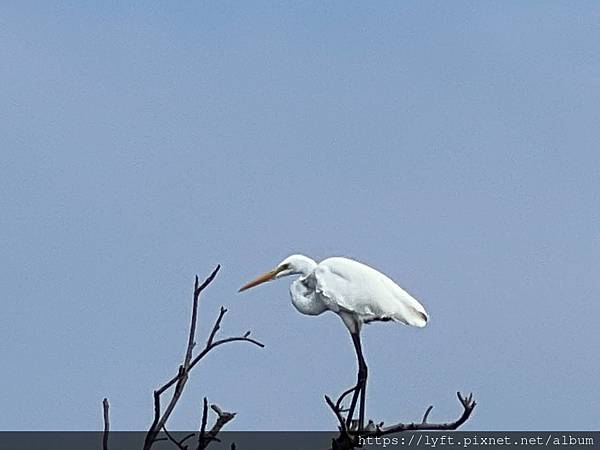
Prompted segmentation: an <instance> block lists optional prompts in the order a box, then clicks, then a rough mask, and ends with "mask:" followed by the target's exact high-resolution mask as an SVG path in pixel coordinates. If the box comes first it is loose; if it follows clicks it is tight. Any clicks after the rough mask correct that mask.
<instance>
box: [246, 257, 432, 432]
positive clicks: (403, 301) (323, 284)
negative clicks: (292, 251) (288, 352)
mask: <svg viewBox="0 0 600 450" xmlns="http://www.w3.org/2000/svg"><path fill="white" fill-rule="evenodd" d="M288 275H299V277H298V278H297V279H296V280H294V281H293V282H292V284H291V286H290V295H291V297H292V303H293V305H294V306H295V307H296V309H297V310H298V311H299V312H301V313H302V314H307V315H311V316H316V315H319V314H322V313H324V312H325V311H333V312H334V313H336V314H338V315H339V316H340V317H341V319H342V320H343V321H344V324H345V325H346V327H347V328H348V331H350V335H351V336H352V342H353V343H354V348H355V350H356V356H357V358H358V379H357V383H356V386H355V387H354V388H352V389H350V390H349V391H347V392H348V393H350V392H353V396H352V401H351V403H350V408H349V410H348V415H347V416H346V423H347V425H348V426H350V423H351V422H352V419H353V415H354V411H355V408H356V403H357V401H358V398H359V396H360V408H359V421H358V424H359V425H358V426H359V430H362V429H363V426H364V412H365V411H364V410H365V393H366V383H367V364H366V363H365V359H364V357H363V353H362V346H361V341H360V331H361V327H362V325H363V324H364V323H370V322H375V321H383V322H387V321H394V322H400V323H404V324H406V325H412V326H415V327H424V326H425V325H427V321H428V320H429V316H428V314H427V312H426V311H425V308H424V307H423V305H421V304H420V303H419V302H418V301H417V300H416V299H415V298H414V297H412V296H411V295H410V294H409V293H408V292H406V291H405V290H404V289H402V288H401V287H400V286H398V285H397V284H396V283H395V282H394V281H392V280H391V279H390V278H388V277H387V276H386V275H384V274H382V273H381V272H379V271H377V270H375V269H373V268H372V267H369V266H367V265H365V264H362V263H360V262H358V261H354V260H352V259H348V258H341V257H333V258H327V259H325V260H323V261H321V262H320V263H319V264H317V263H316V262H315V261H314V260H312V259H310V258H308V257H307V256H304V255H292V256H288V257H287V258H286V259H284V260H283V261H281V262H280V263H279V264H278V265H277V267H275V268H274V269H273V270H271V271H269V272H267V273H265V274H263V275H261V276H259V277H258V278H255V279H254V280H252V281H250V282H249V283H247V284H246V285H244V286H242V288H240V292H241V291H245V290H246V289H250V288H251V287H254V286H257V285H259V284H261V283H264V282H266V281H271V280H274V279H277V278H282V277H285V276H288Z"/></svg>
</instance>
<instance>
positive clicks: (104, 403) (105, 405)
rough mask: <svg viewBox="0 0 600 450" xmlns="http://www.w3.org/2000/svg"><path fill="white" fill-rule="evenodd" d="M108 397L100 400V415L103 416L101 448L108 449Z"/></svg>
mask: <svg viewBox="0 0 600 450" xmlns="http://www.w3.org/2000/svg"><path fill="white" fill-rule="evenodd" d="M108 408H109V405H108V399H107V398H105V399H104V400H102V416H103V417H104V433H103V434H102V450H108V433H109V431H110V422H109V417H108Z"/></svg>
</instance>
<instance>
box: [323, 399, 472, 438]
mask: <svg viewBox="0 0 600 450" xmlns="http://www.w3.org/2000/svg"><path fill="white" fill-rule="evenodd" d="M352 390H353V389H349V390H347V391H345V392H343V393H342V394H341V395H340V397H339V398H338V400H337V402H336V403H335V404H334V403H333V401H332V400H331V399H330V398H329V397H328V396H325V401H326V402H327V405H328V406H329V408H330V409H331V410H332V411H333V413H334V414H335V416H336V418H337V420H338V422H339V430H340V436H339V437H338V438H337V439H334V440H333V442H332V447H331V448H332V450H351V449H353V448H358V447H359V445H358V444H359V438H368V437H377V436H383V435H386V434H393V433H400V432H402V431H426V430H430V431H432V430H456V429H457V428H458V427H460V426H461V425H462V424H463V423H465V422H466V421H467V420H468V419H469V417H470V416H471V414H472V413H473V410H474V409H475V406H476V405H477V403H476V402H475V400H473V394H469V395H468V396H465V395H463V394H461V393H460V392H457V393H456V395H457V397H458V400H459V401H460V403H461V405H462V407H463V411H462V414H461V415H460V417H459V418H458V419H456V420H455V421H453V422H443V423H431V422H428V418H429V414H430V413H431V410H432V409H433V406H429V407H428V408H427V410H426V411H425V414H424V415H423V419H422V420H421V422H411V423H402V422H400V423H397V424H394V425H391V426H389V427H384V426H383V422H381V423H379V424H377V425H376V424H374V423H373V422H372V421H369V425H368V426H367V427H366V429H365V430H361V431H359V430H356V429H354V428H352V429H348V427H346V422H345V419H344V416H343V412H344V411H345V410H344V409H342V401H343V399H344V398H345V397H346V396H347V395H348V394H350V393H351V392H352Z"/></svg>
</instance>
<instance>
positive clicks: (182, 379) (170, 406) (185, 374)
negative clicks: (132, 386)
mask: <svg viewBox="0 0 600 450" xmlns="http://www.w3.org/2000/svg"><path fill="white" fill-rule="evenodd" d="M219 269H220V266H219V265H218V266H217V267H216V268H215V270H213V272H212V273H211V274H210V276H209V277H208V278H207V279H206V280H204V282H203V283H202V284H201V285H198V282H199V280H198V277H197V276H196V278H195V283H194V300H193V305H192V317H191V321H190V330H189V334H188V341H187V347H186V352H185V357H184V360H183V363H182V364H181V365H180V366H179V370H178V371H177V375H175V376H174V377H173V378H171V379H170V380H169V381H167V382H166V383H165V384H164V385H162V386H161V387H160V388H158V389H157V390H156V391H154V420H153V422H152V425H151V426H150V429H149V430H148V433H147V434H146V439H145V442H144V450H149V449H150V448H151V447H152V444H153V443H154V442H156V437H157V435H158V432H159V431H160V430H162V429H164V430H165V431H166V429H165V424H166V423H167V420H168V419H169V417H170V416H171V413H172V412H173V410H174V408H175V405H177V402H178V401H179V399H180V397H181V394H182V393H183V390H184V388H185V385H186V383H187V381H188V378H189V373H190V371H191V370H192V369H193V368H194V366H195V365H196V364H198V362H200V361H201V360H202V358H204V357H205V356H206V355H207V354H208V353H209V352H210V351H211V350H213V349H214V348H216V347H218V346H219V345H223V344H227V343H229V342H237V341H246V342H250V343H252V344H254V345H257V346H259V347H264V344H262V343H261V342H258V341H256V340H254V339H250V338H249V337H248V336H249V334H250V333H249V332H248V333H246V334H244V335H243V336H239V337H229V338H225V339H219V340H216V341H215V337H216V334H217V332H218V331H219V329H220V328H221V321H222V320H223V317H224V316H225V313H226V312H227V309H225V308H224V307H221V310H220V312H219V316H218V318H217V320H216V321H215V324H214V326H213V328H212V330H211V332H210V334H209V337H208V340H207V342H206V346H205V348H204V349H203V350H202V351H201V352H200V353H199V354H198V355H196V356H195V357H194V355H193V351H194V347H195V346H196V324H197V321H198V303H199V298H200V293H201V292H202V291H203V290H204V289H205V288H206V287H207V286H208V285H209V284H210V283H211V282H212V281H213V280H214V278H215V277H216V275H217V273H218V271H219ZM172 386H175V389H174V391H173V394H172V396H171V399H170V400H169V402H168V403H167V406H166V407H165V409H164V411H162V413H161V402H160V397H161V395H162V394H163V393H165V391H166V390H167V389H169V388H170V387H172ZM205 402H206V399H205ZM205 411H206V406H205ZM223 414H225V415H227V414H230V413H223ZM234 416H235V414H233V415H231V417H229V416H226V417H227V420H225V419H224V418H223V417H221V415H219V419H217V423H215V426H213V428H212V429H211V431H209V433H208V434H210V433H211V432H213V430H215V432H214V435H213V436H211V437H210V439H208V440H207V441H206V443H208V442H210V441H211V440H215V439H216V437H215V436H216V434H217V433H218V432H219V430H220V429H221V428H222V427H223V426H224V425H225V424H226V423H227V422H228V421H230V420H232V419H233V417H234ZM205 420H206V413H205V414H204V415H203V421H205ZM203 424H204V427H206V423H205V422H203ZM217 425H219V426H218V427H217V428H216V429H215V427H216V426H217ZM201 438H203V436H202V433H201ZM180 444H181V443H180ZM204 445H205V446H206V445H207V444H204ZM203 448H204V447H203Z"/></svg>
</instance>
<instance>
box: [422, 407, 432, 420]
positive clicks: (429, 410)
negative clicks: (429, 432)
mask: <svg viewBox="0 0 600 450" xmlns="http://www.w3.org/2000/svg"><path fill="white" fill-rule="evenodd" d="M432 409H433V405H429V408H427V411H425V414H424V415H423V420H421V423H427V418H428V417H429V413H430V412H431V410H432Z"/></svg>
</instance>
